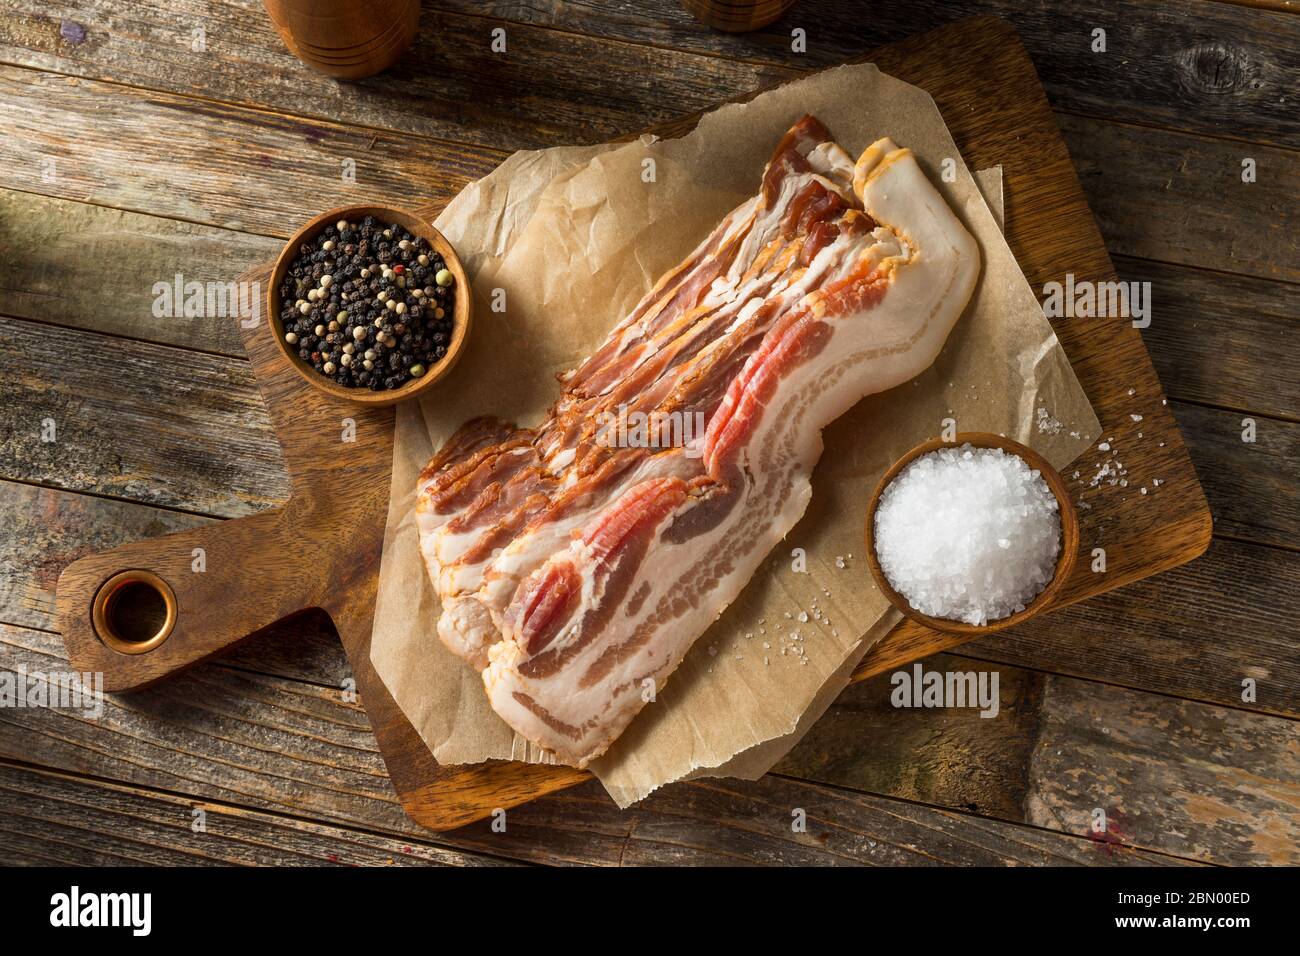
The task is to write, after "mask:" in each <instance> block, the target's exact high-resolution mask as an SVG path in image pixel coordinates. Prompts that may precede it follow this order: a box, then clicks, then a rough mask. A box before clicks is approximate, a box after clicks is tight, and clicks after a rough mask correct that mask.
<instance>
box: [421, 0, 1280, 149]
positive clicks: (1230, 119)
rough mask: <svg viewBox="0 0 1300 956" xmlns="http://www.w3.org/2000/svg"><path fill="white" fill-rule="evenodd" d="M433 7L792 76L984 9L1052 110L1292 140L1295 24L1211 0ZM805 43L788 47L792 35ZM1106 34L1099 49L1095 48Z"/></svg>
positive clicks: (559, 0) (595, 1)
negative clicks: (737, 11)
mask: <svg viewBox="0 0 1300 956" xmlns="http://www.w3.org/2000/svg"><path fill="white" fill-rule="evenodd" d="M433 4H434V6H435V7H436V8H438V9H448V10H456V11H458V12H463V13H478V14H487V15H491V16H493V17H498V18H501V19H502V20H507V21H523V22H525V23H532V24H537V25H539V26H548V27H552V28H560V29H564V30H571V31H573V32H575V33H580V34H589V35H592V36H599V37H603V38H607V39H611V40H619V41H627V40H635V41H637V42H639V43H647V44H654V45H656V46H664V47H673V48H676V49H681V50H696V51H699V52H706V53H712V54H715V55H721V56H727V57H737V58H743V59H745V60H749V61H754V60H757V61H759V62H763V63H771V64H774V65H782V66H789V67H793V68H798V69H815V68H817V67H820V66H828V65H830V64H833V63H838V62H841V61H842V60H844V59H847V58H850V57H854V56H858V55H861V54H862V53H864V52H866V51H867V50H870V49H871V48H873V47H876V46H879V45H880V44H882V43H893V42H896V41H898V40H900V39H903V38H905V37H908V36H912V35H914V34H917V33H921V32H923V31H925V30H931V29H934V28H936V27H939V26H943V25H946V24H949V23H952V22H953V21H956V20H960V19H962V18H963V17H969V16H973V15H977V14H992V15H994V16H998V17H1001V18H1003V19H1005V20H1007V21H1008V22H1009V23H1011V24H1012V25H1013V26H1014V27H1015V28H1016V32H1017V33H1019V34H1020V36H1021V37H1022V38H1023V39H1024V43H1025V46H1026V48H1027V49H1028V51H1029V54H1030V56H1031V57H1032V58H1033V61H1034V65H1035V66H1036V67H1037V69H1038V72H1039V74H1040V76H1041V77H1042V79H1043V85H1044V87H1045V88H1046V90H1047V94H1048V97H1049V98H1050V99H1051V101H1052V105H1053V106H1054V107H1056V108H1058V109H1064V110H1070V111H1074V112H1080V113H1088V114H1090V115H1093V116H1098V117H1103V118H1108V119H1109V118H1114V119H1120V120H1124V121H1128V122H1135V123H1141V124H1143V125H1158V126H1166V127H1171V128H1175V129H1185V130H1191V131H1196V132H1201V133H1205V134H1208V135H1211V136H1229V137H1232V138H1240V139H1250V140H1257V141H1259V142H1265V143H1275V144H1278V145H1284V146H1289V147H1295V146H1297V145H1300V117H1297V115H1296V110H1295V108H1294V101H1293V99H1292V94H1293V93H1294V86H1295V82H1294V77H1295V75H1296V73H1297V70H1300V23H1298V22H1297V18H1296V17H1294V16H1288V15H1285V14H1274V13H1270V12H1267V11H1258V10H1246V9H1241V8H1234V7H1232V6H1228V5H1226V4H1223V3H1216V2H1209V0H1164V2H1161V3H1159V4H1154V5H1153V4H1150V3H1147V2H1145V0H1103V2H1090V0H1067V2H1062V3H1024V2H1021V0H963V2H962V3H960V4H954V3H951V2H949V0H913V2H910V3H906V4H898V5H895V6H891V7H890V9H889V15H888V16H876V15H872V14H871V12H870V11H866V12H864V10H863V8H862V5H861V4H860V3H858V2H857V0H804V2H802V3H799V4H798V5H796V6H795V7H794V9H793V10H791V11H790V13H789V14H787V15H786V16H785V17H784V18H783V19H781V20H780V21H778V22H777V23H774V24H772V25H771V26H770V27H767V28H765V29H763V30H760V31H758V32H756V33H745V34H726V33H719V32H717V31H712V30H701V29H699V28H698V26H697V25H696V24H695V23H694V21H693V19H692V17H691V16H690V14H689V13H687V12H686V10H685V9H683V8H682V7H681V6H680V5H678V4H677V3H674V2H672V0H660V2H655V3H621V4H618V5H617V7H615V8H613V9H611V7H610V5H609V4H608V3H605V2H603V0H547V2H546V3H540V4H539V3H535V2H532V0H433ZM796 28H800V29H803V30H804V31H805V33H806V39H807V48H806V51H805V52H802V53H797V52H794V51H793V50H792V49H791V40H792V37H791V31H792V30H794V29H796ZM1096 28H1101V29H1104V30H1105V31H1106V37H1107V53H1105V54H1094V53H1093V52H1092V50H1091V41H1092V31H1093V30H1094V29H1096Z"/></svg>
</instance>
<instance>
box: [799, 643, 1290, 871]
mask: <svg viewBox="0 0 1300 956" xmlns="http://www.w3.org/2000/svg"><path fill="white" fill-rule="evenodd" d="M920 663H921V666H922V667H923V668H924V669H925V670H927V671H940V672H953V671H956V672H983V673H985V674H986V675H987V674H990V673H996V674H997V675H998V677H999V685H1000V687H999V689H1000V697H1001V705H1000V710H999V712H998V714H997V715H996V716H995V717H992V718H983V717H981V716H980V715H979V712H978V710H976V709H955V708H945V709H921V710H918V709H899V708H895V707H894V706H893V705H892V704H891V693H892V692H893V691H894V686H893V685H892V683H891V680H890V677H889V675H882V676H881V677H877V678H873V679H872V680H870V681H866V682H864V683H862V684H858V685H855V686H853V687H851V688H849V689H848V690H847V691H846V692H845V693H844V694H842V695H841V697H840V699H839V700H837V701H836V703H835V704H834V705H833V706H832V707H831V709H830V711H828V713H827V714H826V715H825V716H824V717H823V718H822V719H821V720H820V721H819V722H818V723H817V724H816V725H815V726H814V727H813V729H812V731H811V732H810V733H809V735H808V736H807V737H806V738H805V739H804V740H803V741H802V742H801V743H800V745H799V746H798V747H796V748H795V750H794V751H792V752H791V754H790V755H789V756H788V757H787V758H786V759H785V760H784V761H783V762H782V763H781V764H780V765H778V767H777V770H778V772H782V773H791V774H795V775H798V776H800V777H804V778H807V779H812V780H818V781H823V782H827V783H833V784H836V785H839V786H847V787H852V788H854V789H860V790H867V791H871V792H884V793H889V794H891V795H893V796H896V797H902V798H905V799H909V800H919V801H922V802H925V803H931V804H937V805H939V806H946V807H954V808H964V809H967V810H970V811H972V812H976V813H979V814H981V815H984V816H992V817H997V818H999V819H1006V820H1012V821H1015V822H1027V823H1032V824H1034V825H1036V826H1042V827H1045V828H1047V829H1050V830H1054V831H1059V832H1063V833H1074V834H1077V835H1080V836H1084V837H1088V838H1089V839H1094V840H1097V841H1099V842H1101V843H1102V844H1103V845H1108V844H1110V843H1112V842H1119V843H1125V844H1133V845H1138V846H1147V847H1158V848H1159V849H1161V850H1162V851H1164V852H1166V853H1170V854H1173V855H1176V856H1183V857H1188V858H1194V859H1198V860H1201V861H1205V862H1214V863H1229V864H1244V863H1254V864H1258V863H1269V864H1279V863H1289V864H1291V865H1294V864H1295V863H1296V862H1297V861H1300V812H1297V811H1298V810H1300V724H1297V723H1296V722H1295V721H1293V720H1284V719H1281V718H1274V717H1264V716H1261V715H1259V714H1251V713H1247V712H1245V711H1241V710H1232V709H1228V708H1223V707H1212V706H1207V705H1205V704H1199V703H1195V702H1192V701H1186V700H1178V699H1174V698H1169V697H1162V696H1158V695H1155V694H1144V693H1137V692H1133V691H1128V690H1123V689H1121V688H1116V687H1109V686H1106V685H1104V684H1096V683H1092V682H1089V681H1078V680H1072V679H1070V678H1065V677H1058V676H1055V675H1046V674H1042V673H1037V672H1031V671H1025V670H1021V669H1019V668H1014V667H1008V666H1005V665H990V664H980V663H978V662H973V661H971V660H969V659H964V658H961V657H956V656H952V655H938V656H936V657H933V658H929V659H927V660H925V661H922V662H920ZM906 671H907V672H908V673H909V674H910V673H911V668H907V669H906ZM1098 808H1100V809H1101V810H1102V811H1103V812H1104V814H1105V819H1106V824H1105V827H1104V829H1103V830H1102V831H1101V832H1097V831H1095V830H1094V811H1095V810H1096V809H1098Z"/></svg>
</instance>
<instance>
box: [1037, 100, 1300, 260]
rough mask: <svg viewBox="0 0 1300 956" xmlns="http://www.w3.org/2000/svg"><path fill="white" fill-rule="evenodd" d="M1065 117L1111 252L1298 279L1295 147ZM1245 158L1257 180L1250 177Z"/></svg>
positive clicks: (1299, 177)
mask: <svg viewBox="0 0 1300 956" xmlns="http://www.w3.org/2000/svg"><path fill="white" fill-rule="evenodd" d="M1059 119H1060V124H1061V131H1062V132H1063V133H1064V134H1065V138H1066V141H1067V142H1068V143H1069V145H1070V153H1071V155H1072V156H1073V157H1074V161H1075V164H1076V166H1077V168H1078V172H1079V179H1080V181H1081V182H1082V183H1083V184H1084V190H1085V192H1086V193H1087V194H1088V199H1089V202H1090V205H1091V208H1092V211H1093V214H1094V215H1095V216H1096V217H1097V223H1098V225H1099V226H1100V227H1101V231H1102V233H1103V234H1105V236H1106V237H1107V242H1108V246H1109V248H1110V251H1111V252H1113V253H1118V254H1122V255H1127V256H1136V257H1140V258H1143V259H1155V260H1157V261H1161V262H1176V263H1181V264H1183V265H1195V266H1201V267H1203V268H1207V269H1214V270H1216V271H1221V272H1235V273H1240V274H1243V275H1252V276H1258V277H1261V278H1266V279H1282V280H1285V281H1287V282H1297V281H1300V223H1298V222H1297V220H1296V216H1297V212H1296V203H1295V197H1296V196H1297V195H1300V159H1298V158H1297V156H1296V153H1295V152H1294V151H1292V150H1282V149H1274V148H1271V147H1267V146H1261V145H1258V144H1253V143H1252V144H1250V145H1246V144H1242V143H1236V142H1230V141H1217V142H1216V141H1213V140H1203V139H1199V138H1194V137H1190V136H1187V135H1185V134H1182V133H1170V132H1165V131H1163V130H1154V129H1149V128H1147V127H1141V126H1124V125H1120V124H1107V125H1106V126H1104V127H1098V125H1097V124H1096V122H1095V121H1091V120H1086V119H1082V118H1079V117H1074V116H1061V117H1059ZM1099 134H1100V135H1099ZM1247 158H1250V159H1253V160H1254V161H1255V164H1256V168H1255V175H1256V176H1257V177H1258V178H1257V180H1256V181H1255V182H1249V183H1248V182H1243V181H1242V172H1243V168H1242V161H1243V160H1245V159H1247Z"/></svg>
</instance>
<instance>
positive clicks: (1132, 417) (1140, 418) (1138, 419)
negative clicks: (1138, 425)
mask: <svg viewBox="0 0 1300 956" xmlns="http://www.w3.org/2000/svg"><path fill="white" fill-rule="evenodd" d="M1129 418H1131V419H1133V421H1135V422H1140V421H1142V416H1141V415H1133V414H1130V415H1129Z"/></svg>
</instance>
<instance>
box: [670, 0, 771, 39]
mask: <svg viewBox="0 0 1300 956" xmlns="http://www.w3.org/2000/svg"><path fill="white" fill-rule="evenodd" d="M794 5H795V0H682V6H684V7H685V8H686V9H687V10H689V11H690V12H691V15H692V16H694V17H695V19H697V20H699V21H700V22H701V23H707V24H708V25H709V26H711V27H713V28H714V29H715V30H725V31H726V32H728V33H744V32H745V31H747V30H758V29H760V28H762V27H765V26H767V25H768V24H769V23H775V22H776V21H777V20H779V19H781V17H782V15H784V14H785V12H786V11H787V10H789V9H790V8H791V7H793V6H794Z"/></svg>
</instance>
